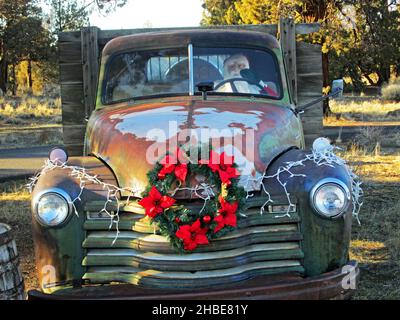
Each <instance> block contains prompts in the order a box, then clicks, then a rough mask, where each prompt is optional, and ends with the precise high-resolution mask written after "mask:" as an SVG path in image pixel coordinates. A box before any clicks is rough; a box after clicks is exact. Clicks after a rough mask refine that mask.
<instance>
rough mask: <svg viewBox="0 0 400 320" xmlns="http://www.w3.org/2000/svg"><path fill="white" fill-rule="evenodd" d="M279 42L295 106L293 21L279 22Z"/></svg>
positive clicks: (294, 37)
mask: <svg viewBox="0 0 400 320" xmlns="http://www.w3.org/2000/svg"><path fill="white" fill-rule="evenodd" d="M279 41H280V43H281V48H282V52H283V58H284V60H285V65H286V72H287V78H288V82H289V83H288V86H289V91H290V93H291V97H292V99H293V102H294V104H295V105H297V67H296V32H295V24H294V21H293V19H291V18H286V19H282V18H281V19H280V20H279Z"/></svg>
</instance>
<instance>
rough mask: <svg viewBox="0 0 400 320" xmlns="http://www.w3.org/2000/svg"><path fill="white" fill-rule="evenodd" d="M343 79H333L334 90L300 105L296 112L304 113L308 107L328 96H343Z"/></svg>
mask: <svg viewBox="0 0 400 320" xmlns="http://www.w3.org/2000/svg"><path fill="white" fill-rule="evenodd" d="M343 85H344V84H343V79H336V80H333V81H332V90H331V93H330V94H327V95H325V96H322V97H320V98H317V99H315V100H312V101H311V102H308V103H306V104H305V105H302V106H299V107H297V108H296V113H303V112H304V111H305V110H306V109H308V108H309V107H311V106H313V105H315V104H317V103H318V102H321V101H324V100H325V99H328V98H331V97H332V98H333V97H335V98H337V97H339V98H340V97H342V96H343Z"/></svg>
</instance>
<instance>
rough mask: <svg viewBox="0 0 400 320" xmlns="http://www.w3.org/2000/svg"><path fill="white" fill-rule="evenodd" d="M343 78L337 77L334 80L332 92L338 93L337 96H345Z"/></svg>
mask: <svg viewBox="0 0 400 320" xmlns="http://www.w3.org/2000/svg"><path fill="white" fill-rule="evenodd" d="M343 87H344V82H343V79H335V80H333V81H332V90H331V92H332V93H336V95H335V96H336V98H341V97H342V96H343Z"/></svg>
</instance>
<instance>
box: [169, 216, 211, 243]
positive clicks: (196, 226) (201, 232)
mask: <svg viewBox="0 0 400 320" xmlns="http://www.w3.org/2000/svg"><path fill="white" fill-rule="evenodd" d="M207 231H208V228H201V225H200V219H197V220H196V221H195V222H193V224H191V225H188V224H186V225H183V226H180V227H179V229H178V231H176V233H175V235H176V236H177V237H178V238H179V239H182V240H183V245H184V248H185V250H189V251H193V250H194V249H196V248H197V246H198V245H199V244H208V243H209V242H208V238H207V236H206V233H207Z"/></svg>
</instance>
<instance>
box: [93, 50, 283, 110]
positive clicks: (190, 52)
mask: <svg viewBox="0 0 400 320" xmlns="http://www.w3.org/2000/svg"><path fill="white" fill-rule="evenodd" d="M184 48H185V46H174V47H163V48H154V50H157V49H159V50H161V49H184ZM196 48H227V49H228V48H231V49H241V48H242V49H254V50H259V51H264V52H267V53H268V54H269V55H270V56H271V58H272V61H273V63H274V67H275V68H276V70H277V74H278V82H279V83H277V85H278V87H279V96H276V97H275V96H271V95H266V94H254V93H240V92H216V91H208V92H207V95H210V96H222V97H228V96H231V97H242V98H243V97H248V98H258V99H271V100H277V101H279V100H282V99H283V98H284V85H283V82H282V74H281V71H280V70H281V69H280V65H279V62H278V58H277V56H276V54H275V53H274V52H273V50H271V49H269V48H266V47H260V46H256V45H254V46H250V45H240V44H235V45H234V46H218V45H213V46H212V47H210V46H208V45H195V46H194V45H193V44H192V43H189V44H188V45H187V46H186V49H187V58H188V73H189V79H188V80H189V90H188V91H187V92H174V93H171V92H166V93H158V94H151V95H142V96H136V97H130V98H125V99H119V100H114V101H106V85H107V80H108V77H107V75H108V74H109V70H110V67H111V65H112V61H113V60H114V58H115V57H117V56H119V55H121V54H124V53H129V52H132V51H131V50H123V51H119V52H115V53H113V54H112V55H111V56H109V57H108V59H107V61H106V65H105V68H104V77H103V79H102V83H101V97H100V98H101V99H100V100H101V103H102V105H104V106H108V105H115V104H118V103H123V102H127V101H136V100H144V99H157V98H165V97H178V96H185V97H187V96H198V95H201V92H200V91H198V90H196V84H195V83H194V67H193V59H194V57H193V52H194V50H195V49H196ZM146 50H149V48H143V49H138V50H135V51H136V52H141V51H146Z"/></svg>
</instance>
